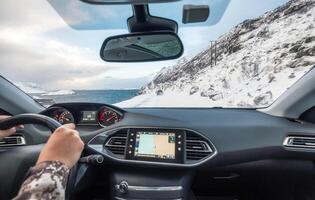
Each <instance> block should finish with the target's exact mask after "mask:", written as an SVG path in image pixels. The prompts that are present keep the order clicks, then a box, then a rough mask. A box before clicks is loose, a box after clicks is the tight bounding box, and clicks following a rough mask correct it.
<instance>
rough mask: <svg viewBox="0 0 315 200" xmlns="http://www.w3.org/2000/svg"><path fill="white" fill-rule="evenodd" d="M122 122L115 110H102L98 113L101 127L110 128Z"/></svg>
mask: <svg viewBox="0 0 315 200" xmlns="http://www.w3.org/2000/svg"><path fill="white" fill-rule="evenodd" d="M119 120H120V116H119V115H118V114H117V113H116V112H115V111H113V110H111V109H108V108H101V109H100V111H99V112H98V121H99V124H100V125H101V126H110V125H112V124H115V123H116V122H118V121H119Z"/></svg>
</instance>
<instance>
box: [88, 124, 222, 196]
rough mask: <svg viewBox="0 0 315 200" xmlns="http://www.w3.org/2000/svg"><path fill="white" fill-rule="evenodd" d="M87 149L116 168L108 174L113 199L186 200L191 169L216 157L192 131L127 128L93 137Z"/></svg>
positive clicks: (204, 139) (210, 144)
mask: <svg viewBox="0 0 315 200" xmlns="http://www.w3.org/2000/svg"><path fill="white" fill-rule="evenodd" d="M88 147H90V149H91V150H93V151H94V152H93V153H98V154H102V155H103V156H104V159H108V161H110V162H113V163H116V164H118V165H119V167H117V169H116V170H114V172H112V173H111V178H110V185H111V198H112V199H116V200H124V199H130V200H136V199H137V200H144V199H146V200H158V199H159V200H160V199H165V200H175V199H177V200H179V199H183V200H185V199H189V192H190V184H191V179H192V174H190V173H191V171H193V170H187V169H189V168H191V167H195V166H197V165H200V164H202V163H203V162H206V161H207V160H208V159H210V158H212V157H213V156H215V155H216V149H215V147H214V145H213V144H212V143H211V141H209V140H208V139H207V138H205V137H204V136H203V135H201V134H199V133H198V132H195V131H192V130H185V129H169V128H156V127H130V128H120V129H115V130H110V131H107V132H104V133H101V134H99V135H97V136H96V137H95V138H93V139H92V140H91V141H90V142H89V143H88Z"/></svg>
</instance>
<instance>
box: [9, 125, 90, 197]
mask: <svg viewBox="0 0 315 200" xmlns="http://www.w3.org/2000/svg"><path fill="white" fill-rule="evenodd" d="M74 128H75V125H74V124H67V125H64V126H61V127H59V128H58V129H57V130H56V131H55V132H54V133H53V134H52V135H51V136H50V138H49V140H48V142H47V144H46V145H45V147H44V148H43V150H42V151H41V153H40V155H39V158H38V161H37V164H36V165H35V166H34V167H32V168H31V169H30V170H29V173H28V175H27V178H26V180H25V181H24V183H23V184H22V186H21V189H20V191H19V193H18V195H17V196H16V197H15V198H14V199H15V200H29V199H65V188H66V184H67V179H68V174H69V169H70V168H71V167H73V165H74V164H75V163H76V162H77V161H78V159H79V158H80V155H81V152H82V150H83V146H84V144H83V142H82V140H81V139H80V136H79V133H78V132H77V131H76V130H74Z"/></svg>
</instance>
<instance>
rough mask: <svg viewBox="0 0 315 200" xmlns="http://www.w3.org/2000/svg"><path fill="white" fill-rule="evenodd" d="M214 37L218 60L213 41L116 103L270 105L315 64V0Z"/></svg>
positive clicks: (285, 7)
mask: <svg viewBox="0 0 315 200" xmlns="http://www.w3.org/2000/svg"><path fill="white" fill-rule="evenodd" d="M216 43H217V58H216V65H211V62H212V63H213V61H214V59H215V58H214V54H213V53H212V54H211V48H210V46H209V49H207V50H205V51H203V52H201V53H199V54H198V55H196V56H195V57H193V58H192V59H190V60H182V61H181V62H179V63H178V64H176V65H175V66H171V67H168V68H164V69H162V70H161V71H160V72H159V73H158V74H157V75H156V76H155V78H154V79H153V80H152V81H151V82H150V83H149V84H147V85H146V86H144V87H143V88H142V89H141V90H140V92H139V95H138V96H136V97H135V98H133V99H131V100H127V101H125V102H121V103H119V104H118V105H119V106H128V107H129V106H131V107H133V106H224V107H261V106H266V105H269V104H270V103H272V102H273V101H274V100H275V99H276V98H277V97H279V96H280V95H281V94H282V93H283V92H284V91H285V90H286V89H287V88H288V87H290V86H291V85H292V84H293V83H295V82H296V81H297V79H299V78H300V77H302V76H303V75H304V74H305V73H307V72H308V71H309V70H310V69H311V68H312V67H313V66H314V65H315V1H314V0H292V1H289V2H288V3H286V4H285V5H283V6H281V7H279V8H277V9H275V10H273V11H270V12H267V13H265V14H264V15H262V16H260V17H259V18H256V19H250V20H246V21H244V22H242V23H241V24H239V25H237V26H236V27H234V28H233V29H232V30H231V31H229V32H228V33H226V34H225V35H222V36H221V37H220V38H218V40H217V41H216ZM211 55H212V58H211Z"/></svg>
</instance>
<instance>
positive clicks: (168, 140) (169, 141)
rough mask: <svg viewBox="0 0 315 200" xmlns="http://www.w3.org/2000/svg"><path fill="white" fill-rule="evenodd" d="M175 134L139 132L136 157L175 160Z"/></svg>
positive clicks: (137, 134) (136, 142)
mask: <svg viewBox="0 0 315 200" xmlns="http://www.w3.org/2000/svg"><path fill="white" fill-rule="evenodd" d="M175 139H176V134H175V133H166V132H163V133H161V132H137V133H136V141H135V151H134V156H135V157H148V158H158V159H175V148H176V146H175V144H176V142H175Z"/></svg>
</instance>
